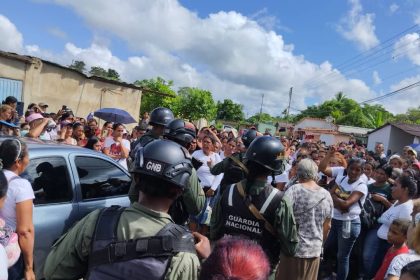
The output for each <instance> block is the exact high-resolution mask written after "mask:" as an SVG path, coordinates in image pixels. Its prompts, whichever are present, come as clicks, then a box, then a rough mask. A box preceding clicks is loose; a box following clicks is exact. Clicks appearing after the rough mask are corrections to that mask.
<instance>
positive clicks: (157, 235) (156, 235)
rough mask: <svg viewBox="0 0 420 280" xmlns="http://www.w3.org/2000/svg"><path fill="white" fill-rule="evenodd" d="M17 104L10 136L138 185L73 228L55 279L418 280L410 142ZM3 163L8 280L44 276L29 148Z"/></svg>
mask: <svg viewBox="0 0 420 280" xmlns="http://www.w3.org/2000/svg"><path fill="white" fill-rule="evenodd" d="M12 101H14V100H7V99H6V100H5V102H4V103H6V104H4V105H2V106H1V109H0V119H1V120H0V126H1V132H2V133H3V134H6V135H14V136H22V137H29V138H40V139H44V140H53V141H58V142H62V143H65V144H68V145H78V146H83V147H85V148H89V149H92V150H96V151H98V152H102V153H104V154H107V155H108V156H109V157H111V158H112V159H114V160H115V161H117V162H118V163H119V164H120V165H121V166H123V167H124V168H126V169H128V170H129V171H130V172H131V174H132V178H133V182H132V185H131V187H130V191H129V193H128V195H129V198H130V201H131V202H132V204H131V206H130V207H128V208H122V207H111V208H105V209H103V210H96V211H94V212H92V213H91V214H88V215H87V216H86V217H85V218H83V219H82V220H81V221H79V222H78V223H77V224H76V225H75V226H74V227H72V228H71V229H70V230H69V232H68V233H66V234H65V235H64V236H63V237H62V238H60V240H59V241H58V242H57V243H56V244H55V245H54V246H53V248H52V251H51V253H50V255H49V256H48V258H47V261H46V264H45V270H44V274H45V277H46V279H80V278H82V277H87V279H155V278H156V279H157V278H159V279H162V277H164V278H165V279H244V280H245V279H249V280H251V279H256V280H260V279H268V278H270V279H302V280H303V279H340V280H341V279H342V280H345V279H389V280H390V279H392V280H394V279H406V280H407V279H419V275H420V199H419V193H420V162H419V161H418V158H417V152H416V150H414V149H413V148H412V147H410V146H406V147H401V148H402V149H401V153H399V154H398V153H396V154H393V155H390V154H388V155H386V154H385V153H384V145H383V144H382V143H377V144H376V147H375V150H374V151H368V150H367V148H366V146H364V145H362V144H358V143H356V142H349V143H337V144H336V145H332V146H327V145H326V144H325V143H322V142H320V141H318V142H305V141H302V140H299V139H294V138H288V137H286V136H276V137H273V136H271V135H263V134H262V133H260V132H258V131H257V130H256V129H255V127H250V128H248V129H246V130H243V131H240V132H239V133H237V132H236V131H235V130H218V129H217V128H216V127H215V126H209V127H203V128H201V129H197V128H196V127H195V126H194V125H193V124H192V123H190V122H187V121H184V120H182V119H175V118H174V116H173V113H172V112H171V111H170V110H169V109H166V108H161V107H160V108H156V109H155V110H153V111H152V112H151V113H150V114H148V113H145V114H144V115H143V117H142V119H141V120H140V121H139V124H138V126H136V127H135V128H134V129H133V131H132V133H128V131H127V130H126V128H125V126H124V125H123V124H119V123H109V122H106V123H105V124H104V125H103V127H102V128H101V129H100V128H99V127H98V121H97V120H96V119H94V118H93V117H92V118H87V119H86V120H85V119H83V118H77V117H74V115H73V113H72V112H71V110H69V109H68V108H66V107H65V106H63V108H62V109H61V110H60V111H59V112H58V113H57V114H48V113H46V110H47V108H48V105H47V104H45V103H40V104H31V105H30V106H29V107H28V110H27V112H26V113H25V116H24V118H23V117H19V116H17V115H16V112H15V107H13V106H14V105H13V102H12ZM23 120H24V122H23ZM18 123H20V125H19V126H18V125H17V124H18ZM0 158H1V160H2V172H0V264H2V265H3V264H4V263H8V264H7V267H9V269H8V270H7V269H6V270H5V269H4V266H2V268H3V270H2V269H1V268H0V279H2V274H1V273H7V272H8V274H9V279H21V278H22V277H24V278H25V279H35V275H34V273H33V244H34V238H35V237H34V236H35V235H34V228H33V223H32V208H33V203H32V200H33V191H32V188H31V185H30V184H29V182H28V181H26V180H25V179H23V178H20V177H19V175H20V174H21V173H22V172H23V171H24V170H25V168H26V166H27V164H28V162H29V158H28V151H27V147H26V145H25V143H24V141H21V140H20V139H19V138H10V139H7V140H4V141H3V142H2V144H1V146H0ZM2 220H4V221H3V222H2ZM103 221H105V222H103ZM186 227H188V228H189V230H187V229H186ZM14 233H16V234H14ZM162 236H164V237H165V238H166V239H165V238H163V237H162ZM167 239H170V240H171V242H170V244H171V245H170V248H168V247H167V246H168V244H169V243H165V242H163V241H162V240H167ZM133 240H134V241H133ZM181 240H182V242H181ZM210 242H212V243H213V245H214V246H210ZM17 245H18V246H17ZM211 247H213V249H211ZM4 252H7V254H6V255H5V254H4ZM5 256H6V257H5ZM11 256H13V259H12V260H10V259H11ZM16 256H18V257H16ZM8 258H9V260H8ZM151 268H152V269H151ZM3 275H4V274H3ZM3 278H4V276H3ZM4 279H6V278H4Z"/></svg>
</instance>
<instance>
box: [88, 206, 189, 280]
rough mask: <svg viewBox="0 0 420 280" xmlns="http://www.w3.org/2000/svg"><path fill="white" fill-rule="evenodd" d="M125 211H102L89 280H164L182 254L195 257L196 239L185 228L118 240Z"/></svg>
mask: <svg viewBox="0 0 420 280" xmlns="http://www.w3.org/2000/svg"><path fill="white" fill-rule="evenodd" d="M123 211H124V208H123V207H119V206H111V207H109V208H105V209H103V210H102V211H101V213H100V215H99V217H98V220H97V222H96V227H95V232H94V234H93V238H92V247H91V253H90V256H89V267H88V274H87V279H89V280H111V279H112V280H114V279H121V280H123V279H151V280H152V279H164V278H165V274H166V272H167V270H168V268H169V265H170V263H171V259H172V257H173V256H174V255H176V254H177V253H179V252H190V253H193V254H195V253H196V251H195V247H194V237H193V236H192V234H191V233H190V232H189V231H188V230H187V229H186V228H184V227H182V226H178V225H176V224H172V223H170V224H167V225H166V226H165V227H163V228H162V230H160V231H159V232H158V233H157V234H156V235H155V236H151V237H145V238H139V239H135V240H124V241H118V240H117V228H118V221H119V218H120V216H121V213H122V212H123Z"/></svg>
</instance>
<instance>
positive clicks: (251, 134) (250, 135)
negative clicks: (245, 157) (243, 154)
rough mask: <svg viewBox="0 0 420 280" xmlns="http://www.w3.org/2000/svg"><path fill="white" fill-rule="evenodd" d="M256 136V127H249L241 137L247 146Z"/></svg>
mask: <svg viewBox="0 0 420 280" xmlns="http://www.w3.org/2000/svg"><path fill="white" fill-rule="evenodd" d="M255 138H257V131H256V130H255V129H248V130H247V131H246V132H245V133H244V134H242V137H241V139H242V143H244V145H245V147H247V148H248V147H249V145H251V143H252V141H254V139H255Z"/></svg>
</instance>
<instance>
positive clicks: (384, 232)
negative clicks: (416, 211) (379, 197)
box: [377, 199, 413, 240]
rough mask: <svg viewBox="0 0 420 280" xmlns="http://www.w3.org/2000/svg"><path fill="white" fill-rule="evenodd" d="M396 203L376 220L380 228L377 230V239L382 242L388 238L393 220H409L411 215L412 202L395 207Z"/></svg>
mask: <svg viewBox="0 0 420 280" xmlns="http://www.w3.org/2000/svg"><path fill="white" fill-rule="evenodd" d="M397 203H398V201H397V202H395V203H394V204H393V205H392V206H391V207H389V208H388V209H387V210H386V211H385V212H384V213H383V214H382V215H381V216H380V217H379V219H378V222H379V223H381V224H382V225H381V227H380V228H379V229H378V233H377V235H378V237H379V238H381V239H384V240H387V239H388V238H387V237H388V231H389V227H390V226H391V224H392V221H393V220H395V219H407V220H411V213H412V212H413V201H412V200H411V199H410V200H408V201H406V202H404V203H402V204H399V205H397Z"/></svg>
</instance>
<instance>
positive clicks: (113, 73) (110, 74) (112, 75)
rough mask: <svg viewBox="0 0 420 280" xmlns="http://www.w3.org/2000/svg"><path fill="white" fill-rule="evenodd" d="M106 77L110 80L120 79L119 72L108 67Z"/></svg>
mask: <svg viewBox="0 0 420 280" xmlns="http://www.w3.org/2000/svg"><path fill="white" fill-rule="evenodd" d="M106 77H107V78H108V79H110V80H115V81H119V80H120V74H119V73H118V72H117V71H116V70H114V69H111V68H109V69H108V71H107V73H106Z"/></svg>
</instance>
